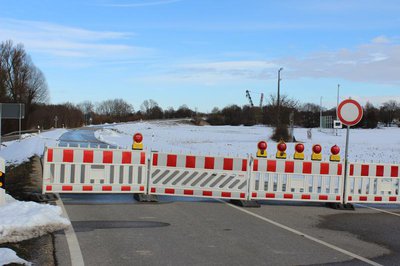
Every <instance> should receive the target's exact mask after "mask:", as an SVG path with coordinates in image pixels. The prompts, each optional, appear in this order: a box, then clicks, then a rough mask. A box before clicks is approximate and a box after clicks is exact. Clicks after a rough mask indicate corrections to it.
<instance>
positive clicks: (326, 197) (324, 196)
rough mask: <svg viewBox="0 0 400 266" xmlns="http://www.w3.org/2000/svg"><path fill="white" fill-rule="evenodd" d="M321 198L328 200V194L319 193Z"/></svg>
mask: <svg viewBox="0 0 400 266" xmlns="http://www.w3.org/2000/svg"><path fill="white" fill-rule="evenodd" d="M318 199H319V200H328V195H319V197H318Z"/></svg>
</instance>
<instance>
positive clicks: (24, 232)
mask: <svg viewBox="0 0 400 266" xmlns="http://www.w3.org/2000/svg"><path fill="white" fill-rule="evenodd" d="M61 214H62V210H61V208H60V207H58V206H52V205H48V204H38V203H35V202H23V201H18V200H15V199H14V198H12V197H11V196H10V195H7V194H6V202H5V204H3V205H0V244H2V243H10V242H19V241H22V240H27V239H30V238H35V237H39V236H42V235H44V234H47V233H51V232H54V231H58V230H62V229H65V228H66V227H68V226H69V225H70V221H69V220H68V219H66V218H64V217H62V216H61ZM10 260H12V261H10ZM10 262H16V263H25V264H28V265H29V263H27V262H25V261H23V260H21V261H18V257H17V256H16V255H15V252H14V251H12V250H10V249H5V248H0V265H4V264H7V263H10Z"/></svg>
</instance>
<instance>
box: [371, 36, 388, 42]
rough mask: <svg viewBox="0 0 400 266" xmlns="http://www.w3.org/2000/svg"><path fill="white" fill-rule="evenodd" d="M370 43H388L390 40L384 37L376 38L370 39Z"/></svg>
mask: <svg viewBox="0 0 400 266" xmlns="http://www.w3.org/2000/svg"><path fill="white" fill-rule="evenodd" d="M372 43H390V39H389V38H388V37H386V36H383V35H381V36H378V37H375V38H373V39H372Z"/></svg>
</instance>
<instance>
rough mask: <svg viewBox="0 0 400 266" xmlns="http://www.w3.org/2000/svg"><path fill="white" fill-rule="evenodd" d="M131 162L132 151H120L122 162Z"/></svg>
mask: <svg viewBox="0 0 400 266" xmlns="http://www.w3.org/2000/svg"><path fill="white" fill-rule="evenodd" d="M130 163H132V152H130V151H124V152H122V164H130Z"/></svg>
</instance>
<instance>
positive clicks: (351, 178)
mask: <svg viewBox="0 0 400 266" xmlns="http://www.w3.org/2000/svg"><path fill="white" fill-rule="evenodd" d="M399 167H400V166H399V165H398V164H375V163H351V164H350V166H349V175H348V177H347V184H346V202H349V203H356V202H370V203H400V194H399V189H400V187H399V183H400V175H399Z"/></svg>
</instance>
